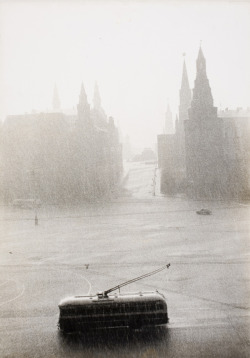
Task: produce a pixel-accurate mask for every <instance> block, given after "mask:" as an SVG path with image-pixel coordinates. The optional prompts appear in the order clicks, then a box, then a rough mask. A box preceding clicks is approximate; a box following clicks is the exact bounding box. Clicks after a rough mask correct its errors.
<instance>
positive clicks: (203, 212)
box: [196, 209, 212, 215]
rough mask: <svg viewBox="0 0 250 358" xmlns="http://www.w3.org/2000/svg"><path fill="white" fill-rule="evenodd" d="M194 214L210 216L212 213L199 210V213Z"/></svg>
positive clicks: (206, 210)
mask: <svg viewBox="0 0 250 358" xmlns="http://www.w3.org/2000/svg"><path fill="white" fill-rule="evenodd" d="M196 214H198V215H211V214H212V211H211V210H208V209H201V210H199V211H196Z"/></svg>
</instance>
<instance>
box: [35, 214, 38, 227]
mask: <svg viewBox="0 0 250 358" xmlns="http://www.w3.org/2000/svg"><path fill="white" fill-rule="evenodd" d="M35 225H38V217H37V215H36V216H35Z"/></svg>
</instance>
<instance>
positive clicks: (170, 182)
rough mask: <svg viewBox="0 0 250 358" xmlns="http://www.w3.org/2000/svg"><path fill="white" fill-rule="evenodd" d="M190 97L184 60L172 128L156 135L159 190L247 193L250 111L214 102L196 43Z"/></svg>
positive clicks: (215, 195) (249, 184)
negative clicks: (222, 107)
mask: <svg viewBox="0 0 250 358" xmlns="http://www.w3.org/2000/svg"><path fill="white" fill-rule="evenodd" d="M196 69H197V74H196V79H195V84H194V89H193V96H192V98H191V90H190V87H189V81H188V76H187V69H186V64H185V61H184V64H183V73H182V82H181V89H180V105H179V117H176V121H175V134H173V135H166V134H165V135H164V134H162V135H158V165H159V168H161V190H162V192H163V193H169V194H174V193H180V192H182V193H183V192H185V193H186V194H187V195H189V196H190V197H192V198H216V199H219V198H222V199H231V198H239V199H240V198H245V197H247V196H249V193H250V144H249V143H250V111H249V110H248V111H244V110H242V109H240V108H238V109H237V110H236V111H229V110H228V109H227V110H225V111H221V112H220V113H219V116H218V115H217V108H216V107H214V105H213V97H212V92H211V88H210V85H209V80H208V78H207V73H206V60H205V57H204V55H203V52H202V49H201V48H200V49H199V54H198V58H197V61H196Z"/></svg>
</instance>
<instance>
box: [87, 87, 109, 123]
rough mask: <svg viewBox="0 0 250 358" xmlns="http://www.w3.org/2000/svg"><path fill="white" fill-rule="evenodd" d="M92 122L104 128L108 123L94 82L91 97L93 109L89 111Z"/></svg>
mask: <svg viewBox="0 0 250 358" xmlns="http://www.w3.org/2000/svg"><path fill="white" fill-rule="evenodd" d="M91 115H92V118H93V122H94V124H95V125H96V126H97V127H98V128H102V129H104V128H106V127H107V125H108V122H107V116H106V114H105V112H104V110H103V108H102V103H101V96H100V92H99V87H98V84H97V83H95V88H94V97H93V109H92V111H91Z"/></svg>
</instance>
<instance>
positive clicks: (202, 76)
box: [191, 47, 217, 119]
mask: <svg viewBox="0 0 250 358" xmlns="http://www.w3.org/2000/svg"><path fill="white" fill-rule="evenodd" d="M196 69H197V74H196V79H195V83H194V90H193V100H192V103H191V109H192V112H193V113H194V114H195V113H196V114H197V116H199V118H200V119H205V118H207V117H211V115H212V117H214V115H216V111H217V109H216V108H215V107H213V97H212V92H211V88H210V85H209V81H208V78H207V72H206V59H205V57H204V55H203V51H202V48H201V47H200V49H199V53H198V57H197V60H196Z"/></svg>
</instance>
